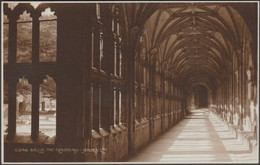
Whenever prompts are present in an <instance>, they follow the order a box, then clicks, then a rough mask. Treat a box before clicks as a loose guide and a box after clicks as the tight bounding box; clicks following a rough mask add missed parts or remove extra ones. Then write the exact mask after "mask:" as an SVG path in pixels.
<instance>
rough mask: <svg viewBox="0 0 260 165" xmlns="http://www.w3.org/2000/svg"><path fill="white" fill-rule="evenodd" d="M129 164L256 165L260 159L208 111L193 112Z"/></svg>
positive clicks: (133, 157)
mask: <svg viewBox="0 0 260 165" xmlns="http://www.w3.org/2000/svg"><path fill="white" fill-rule="evenodd" d="M128 161H129V162H172V163H217V162H220V163H225V162H227V163H228V162H236V163H247V162H248V163H256V162H258V156H257V155H256V154H253V153H251V152H250V151H249V149H248V147H246V146H245V145H243V144H241V142H239V141H238V140H237V139H236V135H235V134H232V133H231V132H230V131H229V130H228V128H227V127H225V125H224V124H223V123H221V122H220V121H219V120H218V119H216V118H214V115H213V114H211V113H210V112H209V111H208V109H198V110H193V111H192V113H191V114H190V115H189V116H186V117H185V119H184V120H182V121H180V122H179V123H178V124H177V125H175V126H174V127H173V128H171V129H170V130H169V131H168V132H167V133H165V134H163V135H161V136H160V137H158V139H156V141H154V142H152V143H151V144H149V145H148V146H147V147H145V148H144V149H142V150H141V151H139V152H138V153H136V155H134V156H132V157H131V158H129V159H128Z"/></svg>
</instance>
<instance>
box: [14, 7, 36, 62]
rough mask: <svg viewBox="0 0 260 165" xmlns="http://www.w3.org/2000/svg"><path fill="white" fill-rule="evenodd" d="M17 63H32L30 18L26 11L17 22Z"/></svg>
mask: <svg viewBox="0 0 260 165" xmlns="http://www.w3.org/2000/svg"><path fill="white" fill-rule="evenodd" d="M16 61H17V63H31V62H32V18H31V17H30V14H29V13H27V12H26V11H24V12H23V14H22V15H20V19H19V20H18V21H17V59H16Z"/></svg>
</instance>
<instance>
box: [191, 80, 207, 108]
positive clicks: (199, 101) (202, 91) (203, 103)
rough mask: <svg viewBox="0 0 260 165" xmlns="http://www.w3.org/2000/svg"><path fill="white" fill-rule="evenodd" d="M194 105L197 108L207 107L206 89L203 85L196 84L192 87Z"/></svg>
mask: <svg viewBox="0 0 260 165" xmlns="http://www.w3.org/2000/svg"><path fill="white" fill-rule="evenodd" d="M194 92H195V97H197V98H196V99H195V101H196V103H195V104H196V105H197V106H198V107H199V108H203V107H208V90H207V88H206V87H205V86H203V85H197V86H195V87H194Z"/></svg>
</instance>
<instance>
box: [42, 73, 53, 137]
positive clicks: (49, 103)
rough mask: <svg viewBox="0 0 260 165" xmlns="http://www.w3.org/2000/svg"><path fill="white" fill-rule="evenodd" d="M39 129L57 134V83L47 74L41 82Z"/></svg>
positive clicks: (48, 133)
mask: <svg viewBox="0 0 260 165" xmlns="http://www.w3.org/2000/svg"><path fill="white" fill-rule="evenodd" d="M39 114H40V117H39V131H40V133H42V134H44V135H47V136H49V137H53V136H54V135H55V134H56V83H55V81H54V80H53V78H52V77H50V76H48V75H47V76H46V78H45V79H44V80H43V82H42V84H40V106H39Z"/></svg>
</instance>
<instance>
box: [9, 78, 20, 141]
mask: <svg viewBox="0 0 260 165" xmlns="http://www.w3.org/2000/svg"><path fill="white" fill-rule="evenodd" d="M17 82H18V79H14V78H12V79H9V80H8V139H12V138H13V137H14V136H15V133H16V85H17Z"/></svg>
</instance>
